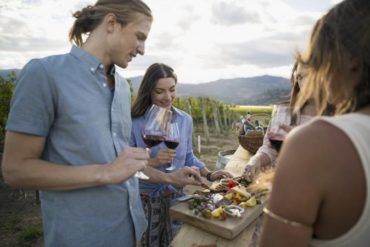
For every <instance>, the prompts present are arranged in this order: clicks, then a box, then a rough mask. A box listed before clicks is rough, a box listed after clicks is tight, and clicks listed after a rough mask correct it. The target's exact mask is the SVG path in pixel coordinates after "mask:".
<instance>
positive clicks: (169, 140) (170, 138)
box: [164, 122, 180, 171]
mask: <svg viewBox="0 0 370 247" xmlns="http://www.w3.org/2000/svg"><path fill="white" fill-rule="evenodd" d="M179 142H180V131H179V127H178V125H177V123H176V122H173V123H171V124H170V127H169V129H168V133H167V135H166V140H165V141H164V143H165V144H166V146H167V147H168V148H169V149H175V148H177V146H178V145H179ZM175 169H176V164H175V163H174V160H172V162H171V165H170V166H169V167H167V168H166V170H167V171H173V170H175Z"/></svg>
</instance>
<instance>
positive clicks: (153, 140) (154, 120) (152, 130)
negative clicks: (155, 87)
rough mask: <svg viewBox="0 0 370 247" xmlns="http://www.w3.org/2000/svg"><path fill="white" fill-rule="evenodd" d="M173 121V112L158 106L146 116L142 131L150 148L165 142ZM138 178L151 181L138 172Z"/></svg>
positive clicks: (154, 106)
mask: <svg viewBox="0 0 370 247" xmlns="http://www.w3.org/2000/svg"><path fill="white" fill-rule="evenodd" d="M171 120H172V112H171V111H170V110H167V109H165V108H162V107H159V106H157V105H152V106H151V107H150V109H149V111H148V113H147V114H146V122H145V125H144V128H143V129H142V134H143V140H144V143H145V144H146V146H147V147H148V148H151V147H154V146H156V145H158V144H160V143H161V142H162V141H164V140H165V138H166V134H167V132H168V128H169V123H170V122H171ZM135 176H136V177H138V178H140V179H149V177H148V176H146V175H145V174H144V173H142V172H140V171H139V172H137V173H136V174H135Z"/></svg>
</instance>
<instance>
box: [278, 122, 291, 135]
mask: <svg viewBox="0 0 370 247" xmlns="http://www.w3.org/2000/svg"><path fill="white" fill-rule="evenodd" d="M279 127H280V128H281V129H283V130H284V131H285V132H287V133H289V132H290V131H291V130H292V129H293V128H294V126H290V125H287V124H280V125H279Z"/></svg>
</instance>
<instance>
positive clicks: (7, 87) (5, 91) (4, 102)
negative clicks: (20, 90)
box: [0, 72, 16, 149]
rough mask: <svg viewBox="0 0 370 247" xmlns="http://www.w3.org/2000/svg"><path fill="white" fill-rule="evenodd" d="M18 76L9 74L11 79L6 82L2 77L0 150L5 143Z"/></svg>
mask: <svg viewBox="0 0 370 247" xmlns="http://www.w3.org/2000/svg"><path fill="white" fill-rule="evenodd" d="M15 81H16V75H15V73H14V72H12V73H10V74H9V79H8V80H5V79H4V78H2V77H1V76H0V148H1V149H2V145H3V143H4V136H5V125H6V121H7V119H8V114H9V108H10V100H11V97H12V95H13V91H14V86H15Z"/></svg>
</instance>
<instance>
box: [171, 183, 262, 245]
mask: <svg viewBox="0 0 370 247" xmlns="http://www.w3.org/2000/svg"><path fill="white" fill-rule="evenodd" d="M216 187H217V186H216ZM268 192H269V190H268V189H266V188H263V189H262V190H261V187H259V188H258V191H257V192H256V191H254V192H252V194H251V196H249V195H248V194H249V193H248V192H247V188H246V187H244V186H243V185H239V184H238V186H235V187H233V188H230V190H228V191H226V190H225V191H223V192H221V193H214V194H213V195H209V194H207V193H209V192H204V191H203V192H200V194H201V195H200V197H201V198H203V197H206V198H207V199H209V198H211V199H213V200H216V201H221V202H222V203H223V202H224V201H227V203H225V204H223V205H222V206H220V203H219V202H217V203H215V205H213V207H211V208H210V210H209V209H208V208H207V207H208V201H201V200H199V201H201V203H204V204H207V206H206V209H205V210H204V209H201V210H202V211H201V212H198V211H197V210H198V208H197V205H196V200H197V199H199V195H198V194H197V193H199V192H196V194H195V195H193V196H192V198H191V199H190V200H188V201H182V202H180V203H178V204H176V205H174V206H172V207H171V208H170V214H171V217H172V218H173V219H176V220H180V221H183V222H185V223H188V224H190V225H193V226H195V227H198V228H201V229H203V230H205V231H207V232H209V233H212V234H215V235H217V236H220V237H223V238H226V239H233V238H235V237H236V236H237V235H238V234H239V233H241V232H242V231H243V229H245V228H246V227H247V226H248V225H249V224H251V223H252V222H253V221H254V220H255V219H256V218H257V217H258V216H259V215H260V214H261V213H262V211H263V207H264V205H265V204H266V202H267V200H268ZM231 193H233V196H232V197H231V196H230V195H231ZM243 195H244V196H243ZM240 196H241V198H240ZM248 196H249V197H250V198H247V197H248ZM218 197H222V199H221V198H218ZM235 198H237V199H240V200H236V199H235ZM255 198H257V203H256V199H255ZM249 199H251V200H249ZM252 199H253V200H254V203H252V204H250V201H253V200H252ZM194 205H195V206H194ZM207 210H208V211H209V212H208V211H207ZM204 212H206V213H204Z"/></svg>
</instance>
